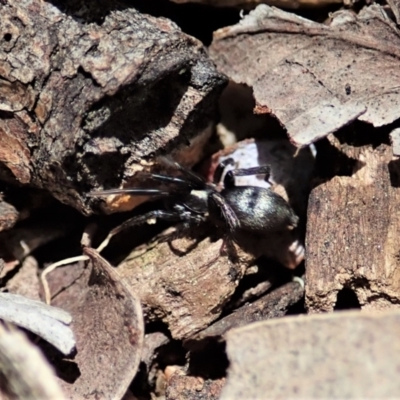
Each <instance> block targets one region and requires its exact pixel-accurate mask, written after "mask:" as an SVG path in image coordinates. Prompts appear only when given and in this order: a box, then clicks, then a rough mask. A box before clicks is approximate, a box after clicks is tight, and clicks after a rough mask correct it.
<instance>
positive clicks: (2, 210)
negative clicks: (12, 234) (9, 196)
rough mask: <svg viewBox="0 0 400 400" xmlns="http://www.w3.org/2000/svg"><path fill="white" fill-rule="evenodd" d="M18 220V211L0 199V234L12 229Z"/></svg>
mask: <svg viewBox="0 0 400 400" xmlns="http://www.w3.org/2000/svg"><path fill="white" fill-rule="evenodd" d="M17 220H18V211H17V210H16V209H15V207H14V206H12V205H11V204H8V203H6V202H5V201H3V200H2V199H1V198H0V232H1V231H4V230H6V229H10V228H12V227H13V226H14V225H15V223H16V222H17Z"/></svg>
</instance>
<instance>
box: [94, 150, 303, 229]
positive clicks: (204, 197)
mask: <svg viewBox="0 0 400 400" xmlns="http://www.w3.org/2000/svg"><path fill="white" fill-rule="evenodd" d="M160 161H161V162H162V163H163V164H165V165H167V166H168V167H172V168H175V169H176V170H178V171H179V172H180V176H170V175H164V174H153V173H151V174H140V175H139V176H141V178H146V179H151V180H153V181H157V182H160V183H162V184H166V187H167V189H165V190H164V189H157V188H151V189H150V188H149V189H146V188H131V189H128V188H125V189H111V190H103V191H97V192H96V191H95V192H91V193H89V195H90V196H105V195H110V194H131V195H147V196H155V197H156V198H163V199H164V202H165V210H153V211H150V212H148V213H146V214H143V215H138V216H135V217H133V218H131V219H129V220H127V221H126V222H124V223H123V224H122V225H120V226H118V227H117V228H116V229H114V231H112V234H115V233H117V232H120V231H121V230H123V229H126V228H128V227H131V226H135V225H141V224H144V223H146V222H147V221H149V220H151V219H157V218H159V219H163V220H167V221H174V222H177V221H181V222H183V225H184V226H186V227H190V226H191V225H193V224H199V223H201V222H203V221H206V220H207V219H209V220H210V221H211V222H212V223H214V224H215V225H217V226H218V227H222V228H223V229H225V230H227V231H228V233H229V234H231V235H233V234H235V233H236V232H238V231H241V232H248V233H251V234H259V235H264V234H267V233H270V232H274V231H279V230H285V229H292V228H294V227H296V226H297V223H298V217H297V216H296V215H295V213H294V211H293V210H292V208H291V207H290V205H289V204H288V203H287V202H286V201H285V200H284V199H283V197H281V196H279V195H278V194H276V193H274V192H273V191H272V190H270V189H267V188H262V187H258V186H235V176H246V175H258V174H265V175H266V179H268V177H269V175H270V167H269V166H259V167H254V168H244V169H236V170H230V171H228V172H227V173H226V174H225V177H224V181H223V182H224V188H223V189H222V190H221V191H218V190H217V186H216V185H215V184H212V183H207V182H205V181H204V180H203V179H202V178H201V177H199V176H198V175H196V174H195V173H193V172H192V171H189V170H187V169H186V168H184V167H182V166H181V165H179V164H178V163H177V162H174V161H172V160H170V159H168V158H164V157H162V158H160ZM233 163H234V162H233V160H232V159H228V160H226V161H225V162H223V163H221V164H220V165H219V166H218V168H217V170H216V172H215V176H214V182H215V183H216V182H218V181H219V180H220V178H221V176H222V173H223V172H224V170H225V168H226V167H227V165H228V164H231V165H232V164H233Z"/></svg>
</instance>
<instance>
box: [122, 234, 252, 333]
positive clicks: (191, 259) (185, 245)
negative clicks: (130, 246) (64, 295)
mask: <svg viewBox="0 0 400 400" xmlns="http://www.w3.org/2000/svg"><path fill="white" fill-rule="evenodd" d="M192 245H193V240H190V239H189V238H181V239H176V240H173V241H172V242H171V243H160V244H158V245H157V246H156V247H154V248H153V249H151V250H149V251H148V252H146V253H144V254H142V255H140V256H137V257H135V258H131V259H129V258H128V259H127V260H125V261H124V262H123V263H121V264H120V265H119V266H118V268H117V271H118V273H119V274H120V275H121V276H122V277H123V278H124V279H125V281H126V282H127V284H128V285H129V286H130V287H131V288H132V290H133V291H134V292H135V293H137V295H138V296H139V298H140V300H141V303H142V305H143V308H144V314H145V319H146V321H147V322H148V321H155V320H162V321H164V322H165V323H167V324H168V327H169V330H170V332H171V335H172V337H173V338H175V339H184V338H187V337H189V336H191V335H193V334H194V333H196V332H197V331H199V330H201V329H204V328H206V327H207V326H208V325H209V324H210V323H211V322H212V321H214V320H216V319H217V318H218V317H219V315H220V314H221V312H222V310H223V307H224V305H225V304H226V303H227V301H228V300H229V299H230V297H231V296H232V294H233V292H234V290H235V288H236V287H237V285H238V283H239V281H240V279H241V277H242V276H243V274H244V272H245V269H246V268H247V267H248V266H249V265H250V264H251V262H253V261H254V257H253V256H251V255H249V254H245V253H243V252H241V251H240V250H239V249H236V250H237V251H236V253H237V254H236V255H234V257H232V255H227V254H221V246H222V240H218V241H216V242H211V241H210V239H209V238H207V239H204V240H202V241H200V243H197V246H196V247H195V248H193V249H190V250H189V251H188V249H189V248H190V247H191V246H192ZM226 251H228V253H229V250H226ZM234 258H236V260H234Z"/></svg>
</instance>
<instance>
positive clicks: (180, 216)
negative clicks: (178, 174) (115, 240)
mask: <svg viewBox="0 0 400 400" xmlns="http://www.w3.org/2000/svg"><path fill="white" fill-rule="evenodd" d="M157 218H158V219H162V220H164V221H171V222H177V221H187V222H190V221H192V222H200V221H199V218H198V216H197V215H192V214H191V213H190V212H188V211H184V212H181V211H175V210H174V211H164V210H154V211H149V212H148V213H146V214H143V215H137V216H135V217H132V218H130V219H128V220H127V221H125V222H124V223H122V224H121V225H119V226H117V227H116V228H114V229H113V230H112V231H111V232H110V235H111V236H114V235H115V234H117V233H119V232H121V231H123V230H125V229H127V228H130V227H133V226H138V225H143V224H145V223H146V222H148V221H149V220H152V219H157Z"/></svg>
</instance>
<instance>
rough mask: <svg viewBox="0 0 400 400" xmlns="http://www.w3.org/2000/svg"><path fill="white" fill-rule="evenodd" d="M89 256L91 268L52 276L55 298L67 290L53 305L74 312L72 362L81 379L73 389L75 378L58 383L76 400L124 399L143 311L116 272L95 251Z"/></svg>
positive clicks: (137, 353) (138, 350) (134, 362)
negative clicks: (74, 339)
mask: <svg viewBox="0 0 400 400" xmlns="http://www.w3.org/2000/svg"><path fill="white" fill-rule="evenodd" d="M85 254H86V255H88V256H89V257H90V259H91V261H90V263H89V267H88V268H86V269H84V268H82V267H83V265H82V264H78V265H75V266H68V267H67V268H59V269H57V270H55V271H54V272H53V273H52V274H51V275H50V276H49V278H50V280H51V281H52V285H51V286H52V293H54V292H55V291H56V286H58V289H59V290H60V289H62V288H63V287H64V289H63V290H62V291H61V292H59V294H58V295H57V296H56V297H55V299H54V303H55V304H58V305H59V306H62V307H64V308H65V309H66V310H68V311H70V312H71V315H72V317H73V330H74V333H75V335H76V341H77V346H76V347H77V355H76V357H75V359H74V361H75V362H76V364H75V369H76V368H77V369H79V374H78V375H79V376H78V377H75V379H76V380H74V381H73V384H71V383H67V382H71V376H65V379H66V380H67V381H64V380H60V383H61V387H62V388H63V389H64V391H65V392H66V393H68V396H69V397H70V398H73V399H81V398H89V399H90V398H93V399H94V398H113V399H120V398H122V396H123V395H124V394H125V392H126V390H127V388H128V386H129V384H130V382H131V381H132V379H133V377H134V376H135V374H136V371H137V368H138V366H139V362H140V357H141V351H142V346H143V331H144V326H143V317H142V311H141V307H140V304H139V302H138V301H137V299H136V297H135V296H134V294H133V292H132V291H131V290H130V288H129V287H127V286H126V285H125V284H124V282H123V281H122V280H121V277H120V276H119V275H118V274H117V273H116V271H115V269H114V268H112V267H111V266H110V265H109V264H108V263H107V262H106V261H105V260H104V259H103V258H102V257H100V256H99V254H98V253H97V252H96V251H95V250H93V249H90V248H86V249H85ZM69 268H71V270H68V269H69ZM65 286H66V287H65ZM71 364H74V363H73V362H72V360H71ZM64 369H65V365H64ZM61 372H63V373H64V375H65V371H61ZM59 373H60V370H59Z"/></svg>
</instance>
